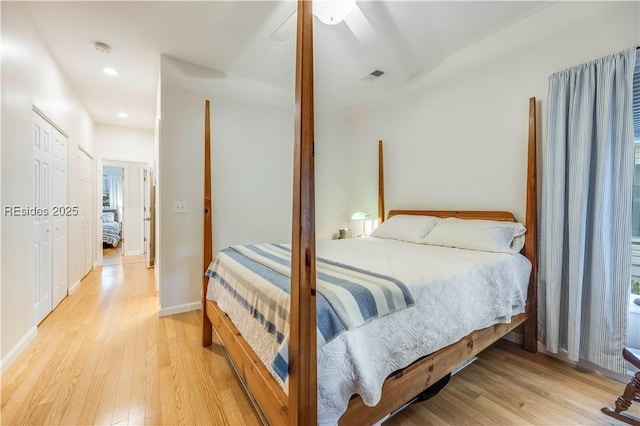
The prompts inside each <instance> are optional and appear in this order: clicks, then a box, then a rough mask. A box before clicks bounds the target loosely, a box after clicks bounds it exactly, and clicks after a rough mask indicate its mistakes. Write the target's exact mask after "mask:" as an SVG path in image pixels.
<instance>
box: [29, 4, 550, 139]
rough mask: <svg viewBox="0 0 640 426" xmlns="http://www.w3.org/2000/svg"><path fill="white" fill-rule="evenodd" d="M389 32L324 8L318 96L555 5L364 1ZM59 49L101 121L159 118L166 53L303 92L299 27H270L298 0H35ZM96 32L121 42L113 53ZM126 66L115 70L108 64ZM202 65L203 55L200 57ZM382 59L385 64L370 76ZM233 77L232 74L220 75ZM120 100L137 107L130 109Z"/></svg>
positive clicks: (383, 86)
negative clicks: (363, 38) (362, 30)
mask: <svg viewBox="0 0 640 426" xmlns="http://www.w3.org/2000/svg"><path fill="white" fill-rule="evenodd" d="M358 5H359V7H360V9H361V10H362V12H363V13H364V15H365V16H366V18H367V19H368V20H369V22H370V23H371V25H372V26H373V28H374V29H375V31H376V33H377V39H375V40H373V41H371V42H368V43H360V42H359V41H358V40H357V39H356V38H355V37H354V35H353V33H352V32H351V31H350V30H349V28H348V27H347V25H346V24H345V23H340V24H338V25H335V26H327V25H324V24H322V23H320V21H318V20H315V26H314V30H315V47H314V48H315V52H314V53H315V68H316V73H315V75H316V77H315V78H316V93H317V102H332V103H336V104H350V103H354V102H358V101H360V100H363V99H367V97H368V96H369V95H371V94H373V93H380V91H389V90H393V89H394V88H397V87H400V86H402V85H405V84H406V83H407V82H409V81H411V80H412V79H415V78H418V77H420V76H423V75H425V74H426V73H428V72H429V71H431V70H433V69H435V68H436V67H437V66H438V65H439V64H440V63H441V62H442V61H443V60H444V59H445V58H446V57H447V56H450V55H451V54H453V53H455V52H457V51H459V50H461V49H463V48H465V47H467V46H469V45H471V44H473V43H475V42H477V41H479V40H480V39H482V38H485V37H487V36H489V35H491V34H493V33H495V32H497V31H499V30H501V29H502V28H504V27H506V26H508V25H510V24H512V23H514V22H516V21H518V20H519V19H522V18H524V17H525V16H527V15H529V14H531V13H534V12H536V11H537V10H539V9H540V8H542V7H544V6H545V5H546V3H543V2H537V1H533V2H520V1H517V2H516V1H514V2H507V1H497V2H478V1H476V2H435V1H433V2H431V1H424V2H420V1H410V2H402V1H387V2H382V1H359V2H358ZM27 7H28V9H29V11H30V13H31V16H32V17H33V20H34V22H35V24H36V26H37V27H38V29H39V31H40V32H41V34H42V36H43V38H44V40H45V41H46V43H47V45H48V48H49V49H50V51H51V53H52V54H53V56H54V57H55V59H56V60H57V61H58V63H59V64H60V66H61V67H62V69H63V71H64V73H65V74H66V75H67V77H68V78H69V80H70V81H72V83H73V84H74V85H75V87H76V89H77V91H78V93H79V95H80V97H81V98H82V100H83V101H84V103H85V105H86V107H87V108H88V110H89V112H90V114H91V115H92V116H93V118H94V119H95V121H96V122H97V123H104V124H113V125H120V126H128V127H138V128H146V129H153V127H154V121H155V104H156V93H157V82H158V75H159V67H160V54H165V55H168V56H171V57H173V58H176V59H180V60H181V61H186V62H190V63H192V64H194V65H199V66H200V67H207V68H211V69H213V70H215V74H216V78H217V79H218V80H219V81H218V83H219V84H224V81H225V79H228V81H229V82H230V85H229V87H230V89H229V90H227V92H229V91H231V92H232V91H233V89H232V88H233V87H234V84H235V85H236V86H235V87H237V85H238V81H245V82H246V81H249V80H256V84H257V85H259V86H261V87H266V86H268V87H272V88H273V90H274V91H280V92H292V91H293V82H294V63H293V61H294V51H295V37H294V36H293V35H292V36H291V37H289V38H287V39H286V40H284V41H275V40H273V39H272V38H271V37H270V35H271V34H272V33H273V32H274V31H275V30H276V29H277V28H278V27H279V26H280V24H282V23H283V22H284V21H285V20H286V19H287V17H289V16H290V15H291V14H292V13H293V11H294V9H295V7H296V4H295V2H291V1H282V2H270V1H256V2H249V1H190V2H186V1H185V2H179V1H178V2H151V1H147V2H126V1H114V2H109V1H106V2H55V1H52V2H27ZM94 41H102V42H105V43H107V44H109V45H110V46H111V48H112V51H111V53H109V54H104V53H100V52H98V51H97V50H95V48H94V46H93V43H94ZM106 66H111V67H113V68H115V69H117V70H118V72H119V75H118V76H117V77H109V76H107V75H105V74H104V73H103V72H102V68H104V67H106ZM196 68H197V67H196ZM375 69H381V70H383V71H385V75H384V76H383V77H381V78H379V79H377V80H375V81H373V80H372V79H370V78H365V76H366V75H367V74H368V73H370V72H371V71H373V70H375ZM220 82H222V83H220ZM119 111H126V112H127V113H128V114H129V117H128V118H126V119H121V118H119V117H118V116H117V113H118V112H119Z"/></svg>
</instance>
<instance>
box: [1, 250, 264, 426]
mask: <svg viewBox="0 0 640 426" xmlns="http://www.w3.org/2000/svg"><path fill="white" fill-rule="evenodd" d="M133 257H134V256H132V258H133ZM127 261H128V262H131V261H134V259H125V264H124V265H117V266H104V267H101V268H95V269H94V270H93V271H92V272H91V273H90V274H89V275H88V276H87V277H86V278H85V279H84V280H83V281H82V285H81V286H80V288H79V290H78V291H77V292H76V293H74V294H73V295H72V296H69V297H67V298H65V299H64V301H63V302H62V303H61V304H60V306H59V307H58V308H57V309H56V310H55V311H54V312H53V313H51V314H50V315H49V317H47V318H46V319H45V320H44V321H43V322H42V323H41V324H40V326H39V327H38V335H37V336H36V338H35V339H34V340H33V342H31V344H30V345H29V347H27V349H26V350H25V351H24V352H23V353H22V354H21V355H20V357H19V358H18V359H17V360H16V361H15V363H14V364H13V365H12V366H11V367H10V368H9V369H8V370H7V371H6V373H5V374H4V375H3V377H2V405H1V423H2V424H29V425H41V424H135V425H142V424H221V425H222V424H231V425H237V424H259V423H260V421H259V419H258V417H257V415H256V413H255V410H254V409H253V407H252V405H251V403H250V401H249V399H248V398H247V396H246V394H245V393H244V391H243V389H242V386H241V385H240V384H239V381H238V379H237V378H236V376H235V374H234V372H233V370H232V368H231V367H230V365H229V363H228V361H227V358H226V356H225V354H224V351H223V350H222V348H220V347H219V346H216V345H213V346H211V347H209V348H205V349H203V348H202V347H201V344H200V321H201V320H200V315H201V313H200V311H193V312H187V313H183V314H179V315H173V316H170V317H164V318H158V296H157V293H156V292H155V290H154V281H153V269H147V268H146V267H145V264H144V262H140V261H138V262H137V263H127Z"/></svg>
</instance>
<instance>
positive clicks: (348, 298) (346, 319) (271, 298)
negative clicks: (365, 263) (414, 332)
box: [206, 244, 414, 380]
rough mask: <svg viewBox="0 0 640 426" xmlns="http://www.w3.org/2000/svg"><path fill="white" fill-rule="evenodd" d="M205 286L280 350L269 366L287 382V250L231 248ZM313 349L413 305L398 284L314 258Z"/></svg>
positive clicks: (218, 260)
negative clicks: (216, 289)
mask: <svg viewBox="0 0 640 426" xmlns="http://www.w3.org/2000/svg"><path fill="white" fill-rule="evenodd" d="M206 275H207V276H209V277H211V278H212V280H210V282H209V285H210V286H211V285H216V284H217V285H220V286H221V288H223V289H225V290H226V291H227V292H229V293H230V294H231V295H232V296H233V297H234V299H235V300H236V301H238V302H239V303H240V304H241V305H242V306H243V307H244V308H245V309H246V310H247V311H248V312H249V313H251V315H252V316H253V317H254V318H256V319H257V320H259V321H260V323H261V324H262V325H263V326H264V328H265V329H266V330H267V331H268V332H269V333H271V334H273V335H274V336H275V338H276V340H277V342H278V343H279V344H280V347H279V350H278V353H277V354H276V356H275V358H274V360H273V362H272V364H271V366H272V368H273V370H274V371H275V372H276V374H277V375H278V376H279V377H280V378H281V379H282V380H285V379H286V377H287V376H288V373H289V371H288V345H287V339H286V337H287V334H288V330H289V293H290V284H291V250H290V248H289V247H287V246H284V245H279V244H260V245H253V244H252V245H246V246H234V247H229V248H227V249H224V250H222V251H221V252H220V253H219V254H218V256H217V257H216V259H214V261H213V262H212V263H211V265H210V266H209V268H208V269H207V271H206ZM316 277H317V278H316V288H317V297H316V310H317V317H318V319H317V338H318V348H320V347H322V345H324V344H325V343H327V342H329V341H330V340H331V339H333V338H334V337H336V336H338V335H339V334H340V333H342V332H343V331H345V330H349V329H352V328H355V327H358V326H360V325H362V324H364V323H366V322H368V321H370V320H372V319H374V318H378V317H381V316H384V315H387V314H390V313H392V312H395V311H398V310H400V309H404V308H406V307H409V306H412V305H413V304H414V299H413V296H412V295H411V293H410V292H409V290H408V288H407V286H406V285H405V284H404V283H402V282H400V281H399V280H397V279H394V278H391V277H388V276H384V275H380V274H376V273H373V272H369V271H365V270H362V269H359V268H356V267H354V266H351V265H345V264H340V263H337V262H334V261H331V260H328V259H323V258H317V262H316Z"/></svg>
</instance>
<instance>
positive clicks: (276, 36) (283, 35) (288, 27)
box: [270, 12, 296, 41]
mask: <svg viewBox="0 0 640 426" xmlns="http://www.w3.org/2000/svg"><path fill="white" fill-rule="evenodd" d="M295 29H296V12H293V13H292V14H291V15H290V16H289V17H288V18H287V19H286V20H285V21H284V22H283V23H282V25H280V26H279V27H278V28H277V29H276V30H275V31H274V32H273V34H271V36H270V37H271V39H272V40H275V41H285V40H286V39H288V38H289V37H291V35H292V34H293V33H294V31H295Z"/></svg>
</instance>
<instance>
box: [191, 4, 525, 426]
mask: <svg viewBox="0 0 640 426" xmlns="http://www.w3.org/2000/svg"><path fill="white" fill-rule="evenodd" d="M311 11H312V3H311V1H307V0H299V1H298V32H297V50H296V97H295V99H296V113H295V149H294V185H293V189H294V190H293V221H292V223H293V229H292V255H291V268H292V272H291V308H290V336H289V392H288V395H287V394H285V392H283V390H282V389H281V388H280V386H279V384H278V383H277V382H276V381H275V379H274V378H273V377H272V376H271V373H270V372H269V370H268V369H267V368H266V367H265V366H264V365H263V364H262V362H261V361H260V360H259V358H258V357H257V356H256V354H255V353H254V352H253V350H252V349H251V347H250V346H249V344H248V343H247V342H246V341H245V339H244V338H243V337H242V335H240V333H239V331H238V330H237V328H236V327H235V326H234V325H233V323H232V322H231V320H230V319H229V317H228V316H227V315H226V314H225V313H224V312H223V311H222V310H221V309H220V308H219V307H218V305H217V304H216V303H215V302H213V301H210V300H207V299H206V294H207V284H208V278H206V277H204V279H203V284H202V301H203V305H202V307H203V310H202V343H203V346H208V345H210V344H211V343H212V328H215V330H216V332H217V334H218V336H219V337H220V340H221V341H222V343H223V345H224V346H225V348H226V350H227V352H228V354H229V356H230V358H231V361H232V363H233V364H234V366H235V368H236V371H237V372H238V375H239V376H240V379H241V380H242V381H243V383H244V384H245V386H246V388H247V389H248V390H249V392H250V393H251V396H252V397H253V399H254V400H255V402H256V403H257V405H258V406H259V409H260V411H261V414H262V415H263V416H264V418H265V419H266V420H267V421H268V422H269V423H270V424H272V425H284V424H289V425H312V424H317V348H316V312H315V304H316V300H315V293H316V291H315V288H316V282H315V223H314V218H315V206H314V148H313V144H314V129H313V126H314V115H313V30H312V24H313V17H312V12H311ZM209 122H210V121H209V101H207V102H206V106H205V190H204V192H205V193H204V199H205V208H204V247H203V248H204V257H203V267H204V269H205V270H206V268H207V267H208V266H209V264H210V262H211V260H212V225H211V167H210V164H211V163H210V134H209ZM528 143H529V145H528V165H527V169H528V170H527V197H526V203H527V207H526V223H525V225H526V227H527V234H526V237H525V248H524V254H525V256H526V257H527V258H528V259H529V260H530V261H531V263H532V265H533V268H532V273H531V278H530V282H529V288H528V294H527V306H526V312H525V313H523V314H520V315H517V316H515V317H513V318H512V320H511V322H510V323H508V324H496V325H493V326H490V327H487V328H484V329H482V330H477V331H475V332H473V333H471V334H469V335H467V336H465V337H464V338H462V339H461V340H460V341H458V342H456V343H453V344H452V345H449V346H447V347H445V348H443V349H441V350H439V351H437V352H434V353H432V354H430V355H428V356H426V357H423V358H421V359H419V360H417V361H415V362H414V363H412V364H411V365H409V366H408V367H406V368H404V369H403V370H401V371H398V372H395V373H393V374H392V375H390V376H389V377H388V378H387V379H386V380H385V382H384V385H383V389H382V398H381V400H380V402H379V403H378V404H377V405H376V406H375V407H368V406H366V405H365V404H364V403H363V401H362V399H361V398H360V397H359V396H357V395H355V396H354V397H353V398H352V399H351V401H350V403H349V406H348V409H347V411H346V412H345V413H344V414H343V416H342V417H341V418H340V424H344V425H350V424H367V423H368V424H371V423H375V422H377V421H379V420H380V419H382V418H384V417H385V416H386V415H388V414H389V413H391V412H393V411H395V410H396V409H397V408H399V407H401V406H403V405H404V404H406V403H407V402H408V401H410V400H412V399H413V398H414V397H415V396H416V395H418V394H419V393H420V392H422V391H423V390H425V389H426V388H427V387H429V386H430V385H432V384H433V383H435V382H436V381H438V380H440V379H441V378H442V377H444V376H446V375H447V374H448V373H449V372H451V371H452V370H453V369H454V368H455V367H457V366H458V365H460V364H462V363H463V362H464V361H466V360H468V359H469V358H470V357H472V356H473V355H476V354H478V353H479V352H481V351H482V350H484V349H485V348H487V347H488V346H490V345H491V344H492V343H494V342H495V341H497V340H498V339H500V338H501V337H503V336H504V335H506V334H507V333H509V332H510V331H512V330H513V329H515V328H516V327H518V326H520V325H524V333H523V347H524V349H525V350H528V351H531V352H535V351H536V349H537V330H536V326H537V274H536V270H537V261H536V252H537V249H536V238H537V237H536V235H537V232H536V231H537V189H536V188H537V184H536V101H535V98H531V99H530V100H529V141H528ZM378 153H379V154H378V155H379V159H378V168H379V172H378V176H379V180H378V216H379V218H380V220H381V221H383V220H384V218H385V209H384V172H383V153H382V141H380V142H379V148H378ZM394 214H419V215H434V216H440V217H458V218H463V219H493V220H505V221H515V218H514V216H513V215H512V214H511V213H508V212H492V211H430V210H421V211H416V210H392V211H390V212H389V216H393V215H394Z"/></svg>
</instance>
